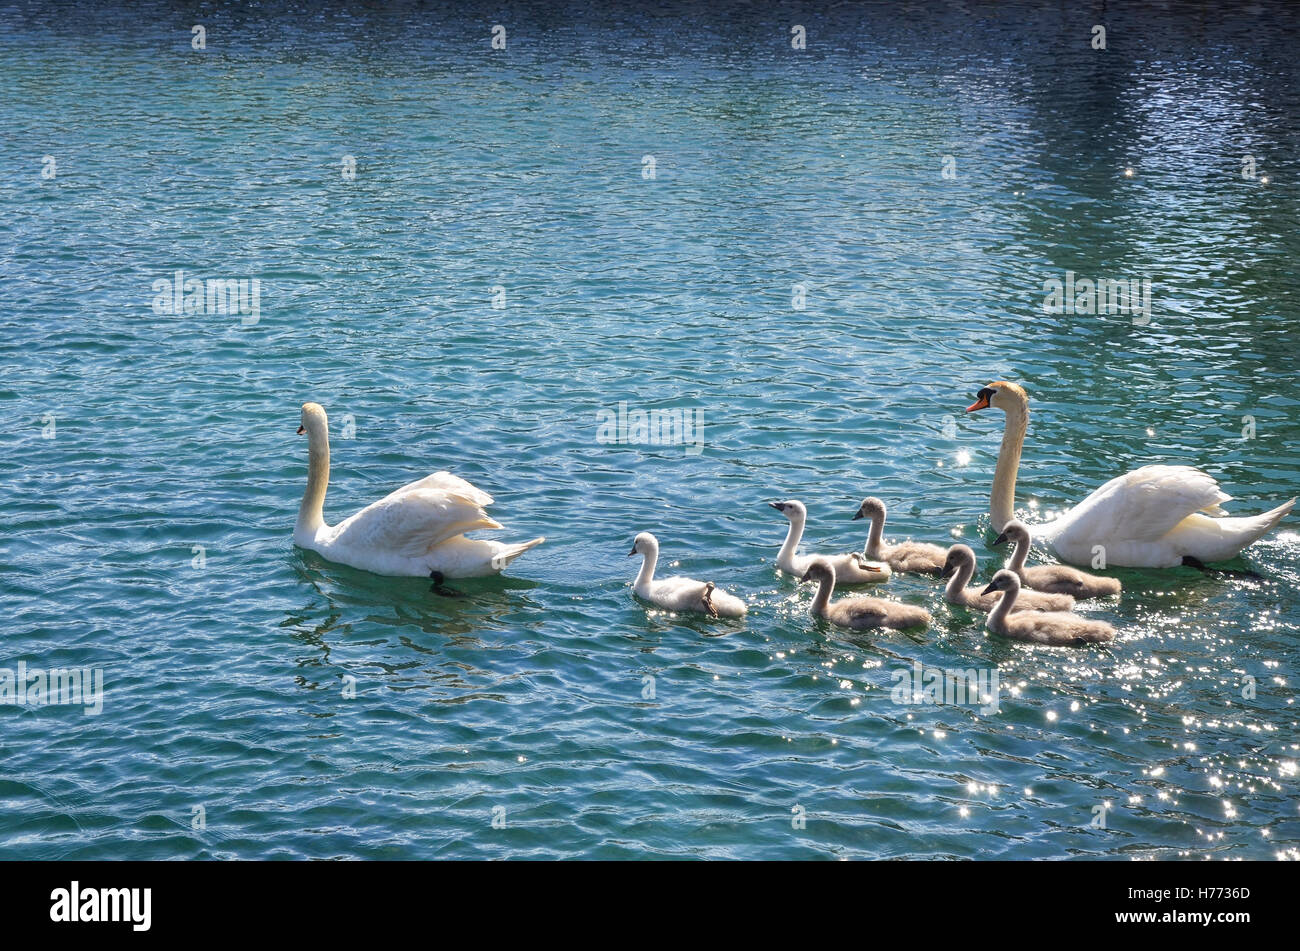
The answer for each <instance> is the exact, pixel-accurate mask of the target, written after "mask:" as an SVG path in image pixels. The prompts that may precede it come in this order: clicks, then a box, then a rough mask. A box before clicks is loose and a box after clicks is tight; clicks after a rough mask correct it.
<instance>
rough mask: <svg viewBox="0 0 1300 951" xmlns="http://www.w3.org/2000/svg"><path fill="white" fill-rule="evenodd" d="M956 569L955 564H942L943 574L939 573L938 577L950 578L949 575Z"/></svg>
mask: <svg viewBox="0 0 1300 951" xmlns="http://www.w3.org/2000/svg"><path fill="white" fill-rule="evenodd" d="M956 570H957V566H956V565H944V566H943V574H941V575H939V577H940V578H950V577H952V573H953V572H954V571H956Z"/></svg>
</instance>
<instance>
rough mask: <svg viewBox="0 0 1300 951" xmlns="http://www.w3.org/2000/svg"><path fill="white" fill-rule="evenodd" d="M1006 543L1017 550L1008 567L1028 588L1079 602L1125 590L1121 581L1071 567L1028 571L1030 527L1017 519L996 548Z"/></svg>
mask: <svg viewBox="0 0 1300 951" xmlns="http://www.w3.org/2000/svg"><path fill="white" fill-rule="evenodd" d="M1007 542H1011V543H1012V544H1013V545H1015V550H1014V551H1013V552H1012V554H1011V557H1010V558H1008V559H1007V564H1006V567H1007V568H1008V569H1010V570H1011V571H1014V572H1015V574H1016V577H1017V578H1019V579H1020V584H1021V585H1022V586H1023V587H1025V588H1032V589H1033V590H1034V591H1047V592H1055V593H1057V594H1068V595H1070V597H1072V598H1078V599H1079V600H1080V601H1083V600H1085V599H1087V598H1105V597H1109V596H1110V595H1112V594H1119V593H1120V591H1121V590H1122V587H1123V586H1122V585H1121V584H1120V581H1119V579H1118V578H1103V577H1101V576H1100V575H1090V574H1088V573H1087V572H1084V571H1080V570H1079V569H1078V568H1071V567H1070V566H1069V565H1034V566H1033V567H1032V568H1026V567H1025V559H1026V558H1028V557H1029V546H1030V545H1031V543H1032V542H1031V537H1030V534H1029V526H1028V525H1026V524H1025V523H1024V522H1022V521H1020V519H1018V518H1013V519H1012V520H1011V521H1009V522H1007V525H1006V528H1004V529H1002V534H1001V535H999V536H998V537H997V538H996V539H995V540H994V542H993V544H994V545H995V546H997V545H1004V544H1006V543H1007ZM1029 593H1030V592H1029V591H1024V592H1022V593H1021V597H1022V598H1023V597H1026V596H1027V595H1028V594H1029Z"/></svg>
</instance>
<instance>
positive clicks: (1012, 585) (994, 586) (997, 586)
mask: <svg viewBox="0 0 1300 951" xmlns="http://www.w3.org/2000/svg"><path fill="white" fill-rule="evenodd" d="M1019 590H1020V577H1019V575H1017V574H1016V573H1015V572H1014V571H1011V570H1010V569H1009V568H1001V569H999V570H998V573H997V574H995V575H994V576H993V580H992V581H990V582H989V586H988V587H987V588H985V589H984V590H983V591H981V592H980V594H992V593H993V592H994V591H1019Z"/></svg>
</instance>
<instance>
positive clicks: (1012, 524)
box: [993, 518, 1029, 548]
mask: <svg viewBox="0 0 1300 951" xmlns="http://www.w3.org/2000/svg"><path fill="white" fill-rule="evenodd" d="M1007 542H1015V543H1016V547H1017V548H1018V547H1020V546H1021V545H1025V544H1028V543H1029V526H1028V525H1026V524H1025V523H1024V522H1022V521H1020V519H1018V518H1013V519H1012V520H1011V521H1009V522H1007V524H1005V525H1003V526H1002V534H1001V535H999V536H998V537H997V538H995V539H993V544H994V545H1005V544H1006V543H1007Z"/></svg>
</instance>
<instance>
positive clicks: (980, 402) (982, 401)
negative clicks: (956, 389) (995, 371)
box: [966, 396, 989, 413]
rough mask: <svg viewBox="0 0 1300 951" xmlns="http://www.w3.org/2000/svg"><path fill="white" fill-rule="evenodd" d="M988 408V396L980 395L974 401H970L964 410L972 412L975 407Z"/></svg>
mask: <svg viewBox="0 0 1300 951" xmlns="http://www.w3.org/2000/svg"><path fill="white" fill-rule="evenodd" d="M988 408H989V398H988V397H987V396H981V397H980V398H979V399H977V400H976V401H975V402H974V403H971V404H970V406H967V407H966V412H968V413H973V412H975V411H976V410H977V409H988Z"/></svg>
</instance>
